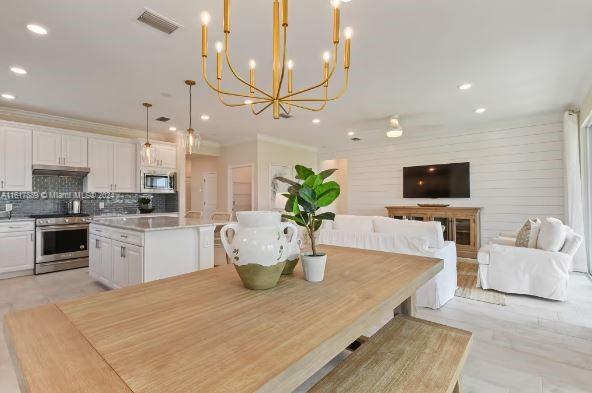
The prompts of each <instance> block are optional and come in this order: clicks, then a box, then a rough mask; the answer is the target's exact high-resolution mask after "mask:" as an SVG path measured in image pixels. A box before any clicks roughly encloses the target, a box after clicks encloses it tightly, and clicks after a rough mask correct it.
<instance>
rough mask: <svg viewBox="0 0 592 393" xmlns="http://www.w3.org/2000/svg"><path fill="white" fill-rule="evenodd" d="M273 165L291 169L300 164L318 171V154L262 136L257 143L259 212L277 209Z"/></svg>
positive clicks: (304, 147)
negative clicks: (272, 199) (272, 179)
mask: <svg viewBox="0 0 592 393" xmlns="http://www.w3.org/2000/svg"><path fill="white" fill-rule="evenodd" d="M272 164H273V165H287V166H289V167H291V168H293V167H294V166H295V165H296V164H300V165H304V166H306V167H309V168H313V170H316V168H317V164H318V153H317V151H316V150H315V149H313V148H311V147H307V146H302V145H298V144H293V143H288V142H286V141H281V140H276V139H273V138H267V137H263V138H262V137H261V136H260V137H259V139H258V142H257V174H258V175H257V177H258V178H259V182H258V187H257V188H258V190H259V191H258V193H257V194H258V196H257V199H258V201H259V202H258V210H270V209H273V208H274V207H275V206H274V205H272V204H271V177H270V168H271V165H272Z"/></svg>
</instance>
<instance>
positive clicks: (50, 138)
mask: <svg viewBox="0 0 592 393" xmlns="http://www.w3.org/2000/svg"><path fill="white" fill-rule="evenodd" d="M61 150H62V136H61V135H60V134H58V133H56V132H48V131H35V132H34V133H33V163H34V164H35V165H62V162H61V158H62V154H61Z"/></svg>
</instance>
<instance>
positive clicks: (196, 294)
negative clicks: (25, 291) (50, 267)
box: [7, 246, 443, 393]
mask: <svg viewBox="0 0 592 393" xmlns="http://www.w3.org/2000/svg"><path fill="white" fill-rule="evenodd" d="M322 249H323V250H324V251H326V252H327V253H328V262H327V271H326V278H325V281H324V282H322V283H316V284H314V283H309V282H307V281H305V280H304V279H303V274H302V270H301V267H300V265H299V267H298V268H297V269H296V272H295V274H294V276H292V277H282V279H281V281H280V283H279V284H278V286H277V287H276V288H273V289H271V290H267V291H251V290H248V289H245V288H244V287H243V286H242V284H241V282H240V279H239V278H238V275H237V274H236V272H235V271H234V268H233V266H231V265H228V266H223V267H219V268H215V269H209V270H205V271H200V272H196V273H191V274H187V275H183V276H178V277H173V278H169V279H165V280H160V281H155V282H151V283H147V284H142V285H139V286H135V287H128V288H123V289H120V290H116V291H110V292H104V293H100V294H96V295H92V296H90V297H87V298H84V299H80V300H75V301H71V302H64V303H60V304H58V305H57V307H58V308H59V310H61V312H62V313H63V315H64V316H65V317H66V318H67V319H68V320H69V321H70V322H71V323H72V324H73V326H75V327H76V329H77V330H78V331H79V332H80V334H81V335H82V336H83V337H84V338H85V339H86V340H87V342H88V346H89V348H90V349H92V350H95V351H96V352H97V353H98V354H99V355H100V357H101V358H102V359H103V361H104V362H105V364H107V365H108V366H109V367H110V368H112V369H113V370H114V371H115V373H116V374H117V375H118V376H119V378H120V379H121V380H123V381H124V382H125V384H127V386H128V387H129V389H130V390H131V391H133V392H163V391H166V392H171V393H173V392H183V393H185V392H188V391H204V392H206V391H207V392H252V391H260V392H290V391H292V390H293V389H295V388H296V387H298V386H299V385H300V384H301V383H302V382H304V381H305V380H306V379H308V378H309V377H310V376H311V375H312V374H314V373H315V372H316V371H317V370H319V369H320V368H321V367H322V366H323V365H325V364H326V363H327V362H328V361H329V360H330V359H332V358H333V357H334V356H336V355H337V354H338V353H340V352H341V351H342V350H343V349H344V348H346V347H347V346H348V345H349V344H350V343H351V342H352V341H354V340H355V339H357V338H358V337H359V336H361V335H362V334H363V333H364V332H365V330H366V329H367V328H368V327H370V326H372V325H374V324H376V323H378V322H379V320H380V319H381V318H382V316H383V315H385V313H388V312H392V310H393V309H394V308H395V307H397V306H398V305H400V304H401V303H403V302H404V301H405V300H406V299H408V298H409V297H411V296H412V295H413V294H414V293H415V291H416V289H417V288H418V287H419V286H421V285H422V284H423V283H425V282H426V281H428V280H429V279H430V278H432V277H433V276H435V275H436V274H437V273H438V272H439V271H440V270H442V267H443V262H442V261H441V260H438V259H433V258H426V257H418V256H409V255H401V254H392V253H383V252H377V251H368V250H360V249H350V248H341V247H328V246H325V247H322ZM163 263H166V261H163ZM30 312H31V311H25V312H22V313H18V314H14V315H9V316H8V317H7V318H8V319H9V323H16V322H17V321H18V320H20V319H22V318H25V317H26V318H30V317H31V316H29V315H28V313H30ZM39 322H42V321H41V320H40V321H39ZM14 336H15V337H17V339H22V340H25V341H26V340H27V338H26V337H20V338H19V337H18V336H19V333H18V332H14ZM44 347H45V348H44ZM40 350H51V345H45V346H42V347H41V348H40ZM16 352H17V353H16V358H17V359H18V360H19V361H21V362H22V361H23V359H22V357H21V353H20V352H19V351H18V350H17V351H16ZM72 356H77V354H76V353H73V354H72ZM30 366H31V367H33V366H34V365H30ZM37 366H39V367H41V365H37ZM23 370H25V372H26V369H25V368H23ZM31 391H33V390H31ZM63 391H65V390H63Z"/></svg>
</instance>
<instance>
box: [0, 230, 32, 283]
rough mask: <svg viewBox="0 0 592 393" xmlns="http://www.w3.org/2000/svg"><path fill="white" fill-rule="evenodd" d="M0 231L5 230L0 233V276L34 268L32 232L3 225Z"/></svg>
mask: <svg viewBox="0 0 592 393" xmlns="http://www.w3.org/2000/svg"><path fill="white" fill-rule="evenodd" d="M31 228H32V226H31ZM0 229H5V230H6V232H0V274H5V273H13V272H19V271H22V270H32V269H33V268H34V266H35V259H34V244H35V241H34V232H33V230H30V231H21V230H20V229H10V224H8V225H6V224H3V228H0Z"/></svg>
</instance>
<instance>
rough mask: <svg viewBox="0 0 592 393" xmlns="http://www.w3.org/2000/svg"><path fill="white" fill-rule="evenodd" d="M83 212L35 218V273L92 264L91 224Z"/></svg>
mask: <svg viewBox="0 0 592 393" xmlns="http://www.w3.org/2000/svg"><path fill="white" fill-rule="evenodd" d="M89 222H90V219H89V218H87V217H83V216H60V217H47V216H46V217H42V218H36V220H35V237H36V238H35V240H36V241H35V274H40V273H48V272H54V271H59V270H65V269H73V268H78V267H86V266H88V227H89Z"/></svg>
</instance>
